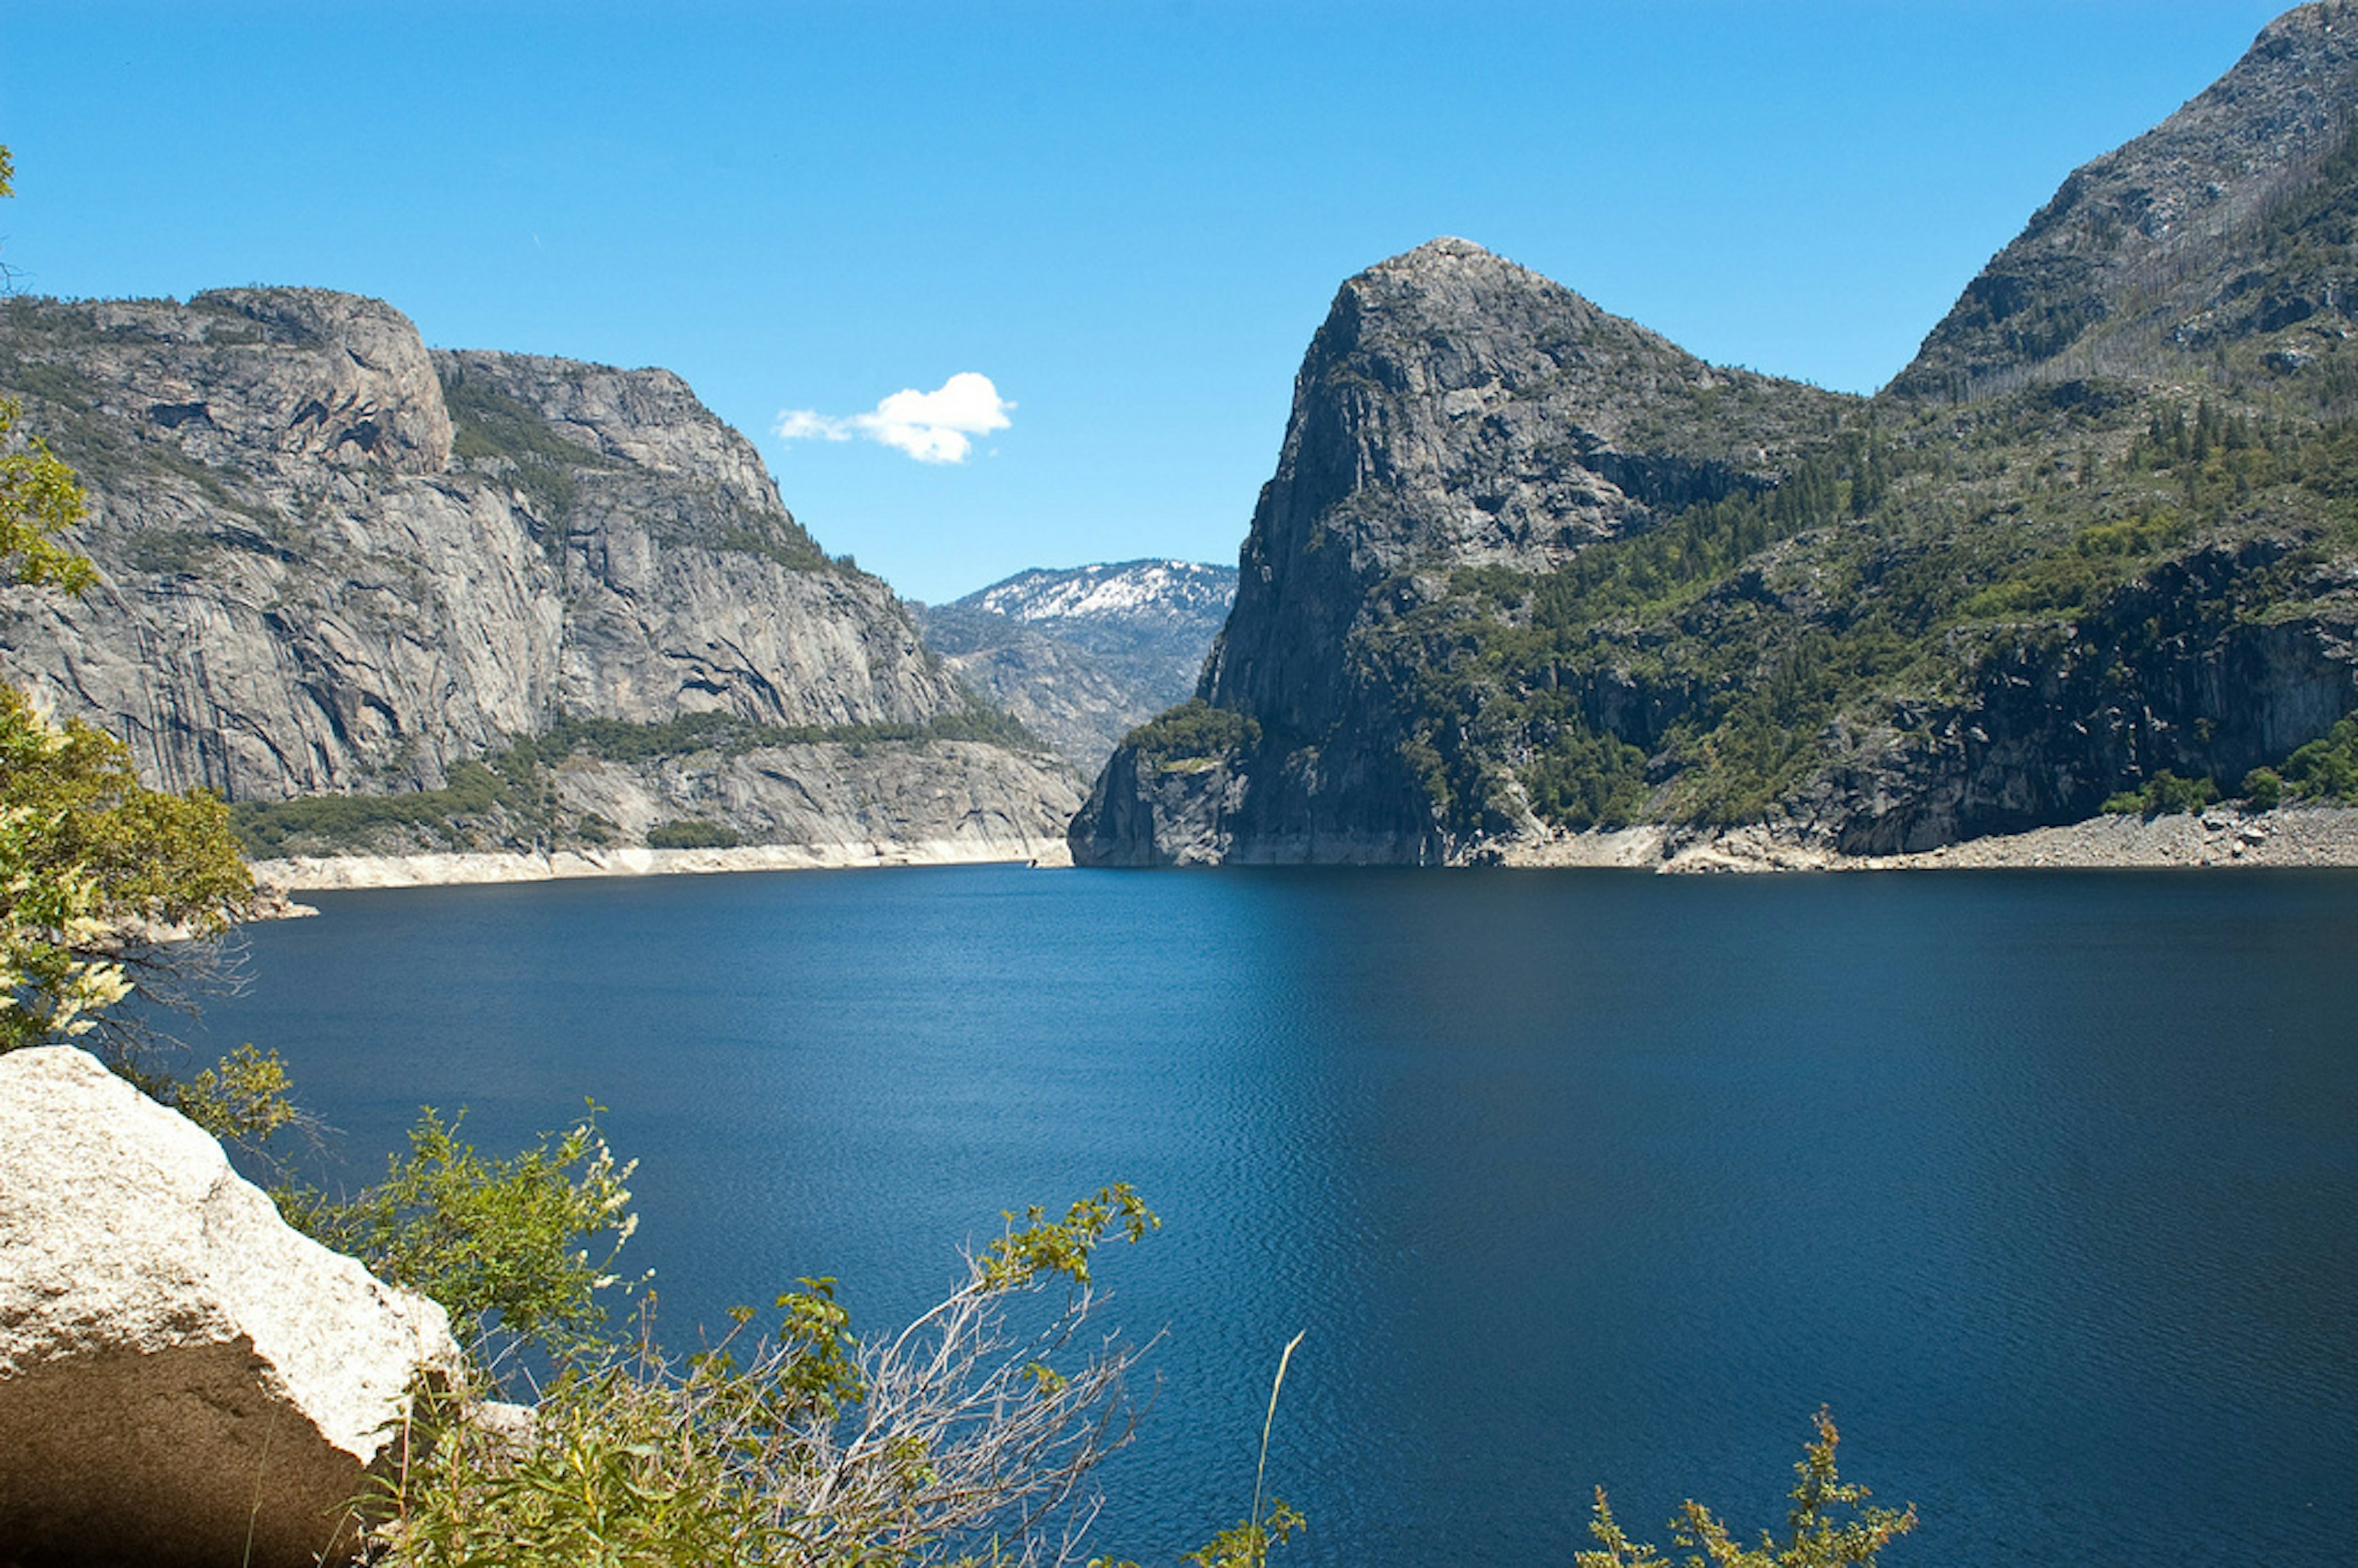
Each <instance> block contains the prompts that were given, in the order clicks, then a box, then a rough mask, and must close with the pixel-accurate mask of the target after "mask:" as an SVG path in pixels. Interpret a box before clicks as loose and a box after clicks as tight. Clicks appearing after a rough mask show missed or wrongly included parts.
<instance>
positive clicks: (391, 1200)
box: [275, 1106, 638, 1365]
mask: <svg viewBox="0 0 2358 1568" xmlns="http://www.w3.org/2000/svg"><path fill="white" fill-rule="evenodd" d="M597 1110H598V1108H597V1107H595V1106H592V1107H591V1108H590V1114H589V1115H588V1116H585V1117H584V1118H583V1119H581V1120H580V1121H579V1122H577V1123H575V1124H574V1126H573V1127H571V1128H570V1129H568V1130H567V1131H565V1132H563V1133H561V1134H544V1135H543V1136H542V1138H541V1140H540V1141H539V1142H538V1143H537V1144H535V1146H534V1147H532V1148H530V1149H527V1150H525V1152H522V1153H520V1154H518V1155H516V1156H515V1157H514V1158H513V1159H508V1160H487V1159H485V1158H484V1157H483V1156H482V1155H481V1154H479V1153H478V1152H476V1151H475V1147H474V1145H472V1144H471V1143H468V1142H466V1141H464V1140H463V1139H461V1138H460V1126H461V1123H462V1122H463V1121H464V1119H465V1117H464V1113H463V1112H462V1113H461V1114H460V1116H459V1117H456V1118H453V1119H450V1120H449V1121H447V1122H446V1121H444V1120H443V1119H442V1117H441V1115H440V1114H439V1113H438V1111H436V1110H434V1109H433V1108H431V1107H428V1108H427V1109H426V1110H425V1112H424V1113H423V1115H422V1116H421V1117H420V1119H419V1120H418V1123H417V1125H416V1127H415V1128H414V1129H412V1130H411V1131H410V1134H409V1152H408V1153H407V1154H406V1155H395V1156H392V1157H391V1158H390V1159H388V1161H387V1162H386V1171H385V1179H384V1182H382V1183H380V1184H377V1185H375V1186H373V1187H370V1188H368V1189H366V1190H365V1191H363V1192H361V1193H359V1194H357V1195H354V1196H352V1197H350V1198H347V1199H345V1200H343V1201H341V1202H336V1201H333V1200H330V1198H328V1197H327V1196H326V1195H323V1194H321V1193H319V1192H318V1191H317V1190H314V1189H310V1188H305V1187H287V1188H284V1189H282V1190H281V1191H279V1192H278V1193H276V1194H275V1196H276V1198H277V1199H278V1205H279V1207H280V1209H281V1210H282V1211H283V1212H284V1213H285V1214H286V1216H287V1221H288V1223H290V1224H292V1225H294V1226H296V1227H297V1228H299V1229H302V1230H304V1231H306V1232H307V1233H308V1234H309V1235H311V1236H313V1237H315V1238H318V1239H319V1240H320V1241H321V1242H323V1243H325V1244H326V1245H328V1246H330V1247H332V1248H335V1249H337V1250H339V1251H342V1252H349V1253H351V1254H352V1255H353V1256H354V1257H356V1258H358V1259H360V1260H361V1261H362V1262H363V1263H366V1264H367V1265H368V1266H369V1268H370V1269H371V1271H373V1272H375V1273H376V1274H377V1275H379V1276H380V1277H381V1278H384V1279H387V1280H391V1281H395V1283H397V1284H403V1285H407V1286H409V1287H410V1288H411V1289H413V1290H416V1291H420V1292H424V1293H425V1294H427V1295H428V1296H431V1297H433V1298H434V1299H435V1300H436V1301H438V1302H440V1303H442V1304H443V1305H444V1306H445V1307H448V1308H449V1310H450V1313H451V1314H452V1316H453V1317H454V1318H455V1319H456V1320H457V1321H458V1323H459V1324H460V1326H461V1328H462V1330H464V1332H465V1337H467V1338H468V1339H470V1340H471V1342H473V1343H474V1344H475V1345H477V1346H482V1347H486V1352H485V1354H484V1355H483V1357H482V1359H483V1361H484V1363H485V1364H486V1365H490V1364H492V1363H493V1362H494V1361H495V1360H496V1359H497V1357H494V1356H492V1355H491V1354H489V1352H488V1347H490V1346H494V1345H504V1344H507V1343H511V1342H514V1341H524V1342H527V1343H531V1344H535V1345H538V1346H541V1347H543V1348H544V1349H546V1350H548V1351H549V1352H551V1353H552V1354H555V1355H557V1356H559V1357H569V1356H573V1355H576V1354H579V1353H581V1352H583V1351H585V1350H588V1349H590V1348H592V1347H594V1346H596V1345H597V1344H599V1343H600V1328H601V1327H602V1325H604V1323H605V1321H606V1313H605V1305H604V1303H603V1301H602V1300H601V1299H600V1298H601V1293H602V1292H605V1291H606V1290H608V1289H609V1288H610V1287H611V1286H613V1285H615V1284H617V1283H618V1282H619V1276H617V1275H616V1274H615V1273H613V1272H612V1269H613V1265H614V1262H615V1260H616V1257H617V1255H618V1254H619V1253H620V1252H621V1250H622V1244H623V1243H624V1242H625V1241H627V1240H629V1239H630V1236H631V1233H632V1231H633V1229H635V1228H636V1227H637V1224H638V1220H637V1217H635V1216H634V1215H633V1214H632V1213H631V1212H630V1201H631V1194H630V1189H629V1188H628V1187H627V1186H626V1185H624V1184H625V1183H627V1182H628V1181H629V1180H630V1177H631V1172H632V1170H633V1165H634V1164H635V1162H632V1163H620V1162H617V1161H616V1160H615V1158H614V1155H613V1152H612V1151H611V1149H609V1148H608V1147H607V1145H606V1140H605V1138H604V1136H603V1135H602V1134H600V1131H599V1130H598V1121H597Z"/></svg>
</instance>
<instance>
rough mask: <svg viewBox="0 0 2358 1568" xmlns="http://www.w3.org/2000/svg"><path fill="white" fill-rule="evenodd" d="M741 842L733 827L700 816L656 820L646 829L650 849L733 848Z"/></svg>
mask: <svg viewBox="0 0 2358 1568" xmlns="http://www.w3.org/2000/svg"><path fill="white" fill-rule="evenodd" d="M741 842H742V840H741V838H739V837H738V834H737V829H735V828H734V827H730V826H728V824H726V823H721V822H708V821H706V820H705V819H704V818H702V817H700V816H690V817H684V818H682V819H680V820H679V821H676V822H658V823H656V824H655V825H654V827H650V828H648V829H647V848H648V849H735V848H736V847H737V846H738V845H739V844H740V843H741Z"/></svg>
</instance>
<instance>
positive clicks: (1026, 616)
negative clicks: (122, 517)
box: [918, 560, 1237, 773]
mask: <svg viewBox="0 0 2358 1568" xmlns="http://www.w3.org/2000/svg"><path fill="white" fill-rule="evenodd" d="M1236 585H1237V572H1236V568H1234V567H1218V566H1208V565H1205V564H1203V563H1200V562H1194V561H1160V560H1145V561H1123V562H1120V563H1114V564H1101V565H1096V566H1086V567H1073V568H1062V569H1057V568H1033V569H1032V570H1029V571H1022V572H1018V573H1017V574H1015V575H1014V576H1013V577H1011V578H1008V579H1005V580H1004V581H1001V582H997V583H993V584H992V585H991V586H990V587H989V588H986V589H979V590H978V591H976V592H974V593H970V594H968V595H967V596H966V597H964V598H963V599H958V600H952V601H951V602H950V603H947V604H940V605H933V606H929V607H920V609H919V611H918V614H919V617H920V619H921V621H922V622H923V623H924V627H925V640H926V642H927V643H929V644H931V645H932V646H933V648H934V649H935V650H936V652H938V653H939V654H942V656H943V661H944V662H945V663H946V664H947V665H949V667H950V669H951V670H952V671H953V672H954V673H955V674H957V676H959V678H961V679H963V680H965V681H966V682H967V683H968V684H969V685H970V686H972V687H975V688H976V689H977V690H978V691H979V692H980V693H981V694H982V695H983V696H984V697H988V698H989V699H990V701H992V702H994V703H996V704H997V705H998V706H1000V707H1001V708H1005V709H1007V711H1008V712H1010V713H1011V714H1013V715H1014V716H1015V717H1016V718H1017V719H1021V720H1022V723H1023V724H1024V726H1025V727H1026V728H1027V729H1029V730H1032V731H1033V733H1034V734H1037V735H1039V736H1041V737H1042V738H1043V739H1044V740H1046V741H1048V742H1049V743H1050V744H1051V745H1053V746H1055V748H1056V750H1057V751H1058V752H1060V753H1061V754H1062V755H1063V756H1064V757H1065V760H1066V761H1068V762H1072V763H1073V764H1074V765H1075V766H1076V767H1078V768H1081V769H1083V770H1085V771H1086V772H1088V773H1095V772H1096V771H1097V769H1098V767H1099V766H1100V765H1101V764H1102V763H1103V762H1105V760H1106V757H1107V754H1108V753H1109V752H1112V750H1113V749H1114V747H1115V746H1116V745H1117V744H1118V743H1119V742H1120V740H1121V738H1122V736H1123V735H1125V734H1127V733H1128V732H1129V731H1130V730H1131V729H1133V728H1134V727H1136V726H1137V725H1138V724H1139V723H1141V721H1143V720H1145V719H1150V718H1152V717H1153V716H1154V715H1155V714H1157V713H1160V712H1162V711H1163V709H1164V708H1169V707H1171V706H1172V705H1173V704H1174V703H1176V702H1178V701H1180V700H1181V699H1183V698H1184V697H1186V696H1187V694H1188V693H1190V692H1192V691H1193V690H1195V682H1196V679H1197V677H1198V676H1200V675H1201V674H1202V673H1203V667H1204V657H1205V655H1206V654H1207V653H1208V652H1209V651H1210V650H1211V646H1212V639H1213V638H1214V637H1215V636H1217V634H1218V633H1219V630H1220V624H1221V622H1223V621H1225V620H1226V619H1227V617H1228V606H1229V604H1230V603H1232V602H1233V601H1234V600H1235V598H1236Z"/></svg>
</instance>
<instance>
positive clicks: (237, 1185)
mask: <svg viewBox="0 0 2358 1568" xmlns="http://www.w3.org/2000/svg"><path fill="white" fill-rule="evenodd" d="M0 1164H5V1171H6V1176H5V1180H4V1181H0V1562H6V1561H12V1560H22V1561H24V1562H27V1563H47V1562H92V1563H96V1562H105V1563H132V1562H136V1563H181V1562H186V1563H197V1562H200V1561H201V1562H206V1563H227V1564H235V1563H253V1564H257V1565H261V1564H276V1563H286V1564H307V1563H313V1562H315V1561H316V1560H317V1559H318V1557H319V1555H320V1554H322V1553H331V1552H336V1551H338V1550H340V1549H341V1550H349V1549H350V1548H351V1547H352V1544H353V1541H352V1527H351V1525H350V1524H349V1523H348V1522H347V1521H346V1520H345V1519H344V1515H345V1504H346V1503H347V1502H348V1501H349V1500H350V1499H351V1498H352V1497H354V1496H355V1495H356V1494H357V1493H359V1492H360V1491H361V1490H362V1486H363V1471H364V1469H365V1468H366V1467H367V1466H368V1465H370V1464H372V1463H373V1462H375V1461H376V1460H378V1459H379V1458H380V1457H381V1456H384V1455H386V1454H387V1450H388V1447H389V1445H390V1444H393V1443H394V1442H395V1436H396V1433H397V1427H398V1422H399V1421H400V1418H401V1416H402V1414H403V1411H404V1408H405V1404H404V1400H405V1393H406V1390H408V1389H409V1388H410V1387H411V1385H412V1383H413V1381H414V1380H415V1379H417V1378H419V1377H420V1376H421V1375H425V1376H445V1377H447V1376H449V1375H451V1374H452V1373H454V1372H455V1371H456V1369H457V1368H458V1366H459V1359H460V1353H459V1347H458V1346H457V1344H456V1343H455V1342H454V1341H453V1340H452V1338H451V1336H450V1327H449V1317H448V1315H447V1314H445V1313H444V1312H443V1310H442V1308H441V1307H439V1306H438V1305H436V1304H435V1303H432V1302H430V1301H427V1300H426V1299H425V1298H424V1297H422V1296H419V1295H416V1294H414V1293H412V1292H407V1291H403V1290H397V1289H395V1288H394V1287H392V1286H389V1285H386V1284H384V1283H383V1282H381V1281H378V1280H376V1279H375V1278H374V1277H373V1276H372V1275H371V1274H370V1273H369V1272H368V1271H367V1270H366V1269H364V1268H362V1266H361V1264H360V1263H359V1262H358V1261H356V1260H353V1259H351V1258H348V1257H345V1256H343V1255H342V1254H341V1253H337V1252H332V1251H330V1250H329V1249H327V1248H325V1247H322V1246H320V1245H319V1243H317V1242H315V1241H313V1240H311V1239H310V1238H308V1237H305V1236H302V1235H300V1234H299V1233H297V1232H296V1231H295V1230H293V1229H291V1228H290V1227H287V1224H286V1223H285V1222H284V1221H283V1220H282V1219H280V1217H279V1216H278V1212H277V1210H276V1208H275V1207H274V1206H272V1204H271V1202H270V1199H269V1198H268V1197H267V1196H265V1195H264V1194H263V1192H262V1191H261V1190H260V1189H259V1188H257V1187H255V1186H254V1185H253V1184H251V1183H248V1182H246V1181H245V1180H244V1179H243V1178H242V1177H240V1176H239V1175H238V1174H237V1173H236V1172H235V1171H233V1169H232V1168H231V1166H230V1163H229V1161H228V1159H227V1157H226V1156H225V1155H224V1154H223V1153H222V1148H221V1145H220V1144H219V1143H217V1142H216V1141H214V1140H213V1139H212V1138H211V1137H210V1136H208V1135H207V1134H206V1133H205V1132H204V1131H203V1130H200V1128H198V1127H197V1126H196V1124H195V1123H193V1122H191V1121H189V1119H186V1118H185V1117H182V1116H181V1115H179V1114H178V1112H176V1111H172V1110H169V1109H167V1108H164V1107H163V1106H160V1105H157V1103H156V1102H155V1101H153V1100H150V1099H148V1098H146V1096H144V1095H142V1094H140V1093H139V1092H138V1091H137V1090H136V1089H135V1088H133V1087H131V1086H130V1085H128V1084H126V1083H124V1081H123V1080H121V1079H120V1078H117V1077H115V1076H114V1075H112V1074H111V1073H109V1072H107V1071H106V1069H105V1068H103V1066H101V1065H99V1064H98V1063H97V1062H96V1061H95V1060H94V1059H92V1057H91V1056H89V1055H87V1054H84V1053H82V1052H81V1051H77V1050H74V1049H72V1048H70V1047H66V1046H49V1047H40V1048H36V1049H30V1050H23V1051H17V1052H14V1053H11V1054H6V1055H0ZM340 1531H341V1534H340ZM331 1560H332V1558H331Z"/></svg>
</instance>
